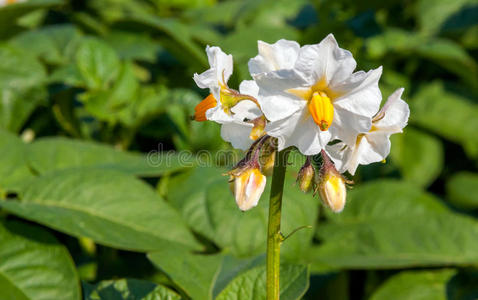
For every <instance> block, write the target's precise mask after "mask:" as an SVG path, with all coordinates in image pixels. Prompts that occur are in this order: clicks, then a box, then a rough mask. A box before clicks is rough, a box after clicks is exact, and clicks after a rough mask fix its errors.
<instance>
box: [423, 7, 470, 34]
mask: <svg viewBox="0 0 478 300" xmlns="http://www.w3.org/2000/svg"><path fill="white" fill-rule="evenodd" d="M477 3H478V2H477V1H476V0H454V1H447V0H420V1H418V3H417V4H416V5H415V8H416V9H415V14H416V17H417V19H418V23H419V25H420V29H421V30H422V31H423V32H425V33H427V34H436V33H439V32H440V29H441V28H442V27H443V25H444V24H445V23H446V21H447V20H448V19H449V18H450V17H452V16H453V15H454V14H456V13H458V12H459V11H460V9H461V8H463V7H465V6H466V5H470V6H472V5H473V4H475V5H476V4H477Z"/></svg>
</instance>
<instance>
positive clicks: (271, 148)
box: [259, 138, 276, 176]
mask: <svg viewBox="0 0 478 300" xmlns="http://www.w3.org/2000/svg"><path fill="white" fill-rule="evenodd" d="M275 158H276V145H275V141H274V140H273V139H271V138H268V139H266V140H265V142H264V144H263V145H262V146H261V152H260V158H259V163H260V165H261V171H262V174H264V175H266V176H271V175H272V171H273V170H274V163H275Z"/></svg>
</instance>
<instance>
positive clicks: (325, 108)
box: [307, 92, 334, 131]
mask: <svg viewBox="0 0 478 300" xmlns="http://www.w3.org/2000/svg"><path fill="white" fill-rule="evenodd" d="M307 106H308V109H309V112H310V114H311V115H312V118H313V119H314V122H315V124H317V125H318V126H319V128H320V130H322V131H325V130H327V129H329V127H330V125H332V121H333V119H334V106H333V105H332V101H330V98H329V97H327V94H325V93H324V92H314V93H313V94H312V98H311V99H310V100H309V103H308V104H307Z"/></svg>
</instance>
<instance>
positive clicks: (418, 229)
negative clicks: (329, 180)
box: [310, 180, 478, 270]
mask: <svg viewBox="0 0 478 300" xmlns="http://www.w3.org/2000/svg"><path fill="white" fill-rule="evenodd" d="M318 234H319V238H320V239H321V240H322V241H323V244H322V245H320V246H318V247H316V248H315V249H313V250H312V251H311V252H310V259H311V261H314V263H315V265H314V269H315V270H320V269H321V268H323V267H333V268H353V269H356V268H358V269H362V268H370V269H385V268H403V267H416V266H443V265H469V264H478V255H477V251H478V241H477V240H476V238H475V237H476V235H477V234H478V223H477V222H476V221H475V220H474V219H472V218H469V217H466V216H462V215H459V214H457V213H454V212H452V211H450V210H449V209H448V208H447V207H446V206H445V205H443V204H442V203H441V202H440V201H439V200H438V199H436V198H435V197H433V196H431V195H429V194H427V193H424V192H423V191H421V190H420V189H419V188H417V187H416V186H415V185H413V184H410V183H404V182H399V181H386V180H381V181H375V182H373V183H369V184H363V185H362V186H359V187H357V188H355V189H353V190H351V191H350V194H349V196H348V199H347V205H346V208H345V210H344V212H343V213H341V214H340V215H332V214H330V215H329V221H328V222H326V223H323V224H321V226H320V227H319V230H318Z"/></svg>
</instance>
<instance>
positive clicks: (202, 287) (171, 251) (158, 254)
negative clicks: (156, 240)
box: [148, 247, 223, 300]
mask: <svg viewBox="0 0 478 300" xmlns="http://www.w3.org/2000/svg"><path fill="white" fill-rule="evenodd" d="M148 258H149V259H150V260H151V261H152V262H153V263H154V265H155V266H158V267H159V268H160V269H161V270H163V271H164V272H165V273H166V274H168V276H169V277H170V278H171V279H172V280H173V281H174V282H175V283H176V284H177V285H178V286H179V287H181V288H182V289H184V291H186V293H187V294H188V295H189V296H191V297H192V298H194V299H198V300H207V299H212V298H211V297H212V286H213V283H214V280H215V279H216V276H217V273H218V270H219V267H220V266H221V263H222V259H223V257H222V255H200V254H192V253H190V252H189V251H188V249H184V248H180V247H164V248H162V249H158V251H155V252H152V253H148Z"/></svg>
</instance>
